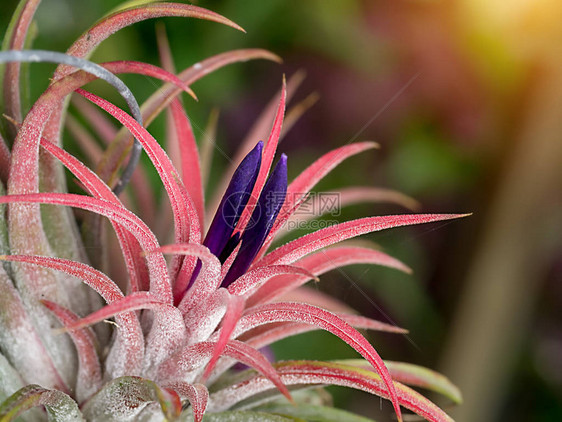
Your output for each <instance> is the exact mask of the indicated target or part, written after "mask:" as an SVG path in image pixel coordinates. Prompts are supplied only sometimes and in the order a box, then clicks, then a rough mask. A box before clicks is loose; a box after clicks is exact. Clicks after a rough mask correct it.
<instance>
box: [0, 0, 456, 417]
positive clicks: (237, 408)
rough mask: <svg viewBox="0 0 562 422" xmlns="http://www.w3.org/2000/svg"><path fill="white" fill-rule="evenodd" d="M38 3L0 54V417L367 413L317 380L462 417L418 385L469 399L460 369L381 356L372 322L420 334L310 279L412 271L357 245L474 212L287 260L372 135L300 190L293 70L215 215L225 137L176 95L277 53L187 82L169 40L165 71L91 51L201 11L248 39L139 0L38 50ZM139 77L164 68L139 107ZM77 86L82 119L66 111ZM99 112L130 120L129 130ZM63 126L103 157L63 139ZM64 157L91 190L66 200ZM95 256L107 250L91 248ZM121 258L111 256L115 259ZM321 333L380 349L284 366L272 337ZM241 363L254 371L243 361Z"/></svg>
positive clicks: (344, 232) (392, 220) (319, 247)
mask: <svg viewBox="0 0 562 422" xmlns="http://www.w3.org/2000/svg"><path fill="white" fill-rule="evenodd" d="M39 3H40V1H39V0H22V2H21V3H20V5H19V7H18V9H17V10H16V13H15V15H14V17H13V19H12V22H11V24H10V27H9V28H8V30H7V33H6V35H5V38H4V52H2V53H1V54H0V61H2V62H5V71H4V85H3V88H4V92H3V98H4V109H3V113H4V116H5V122H4V123H5V130H4V132H3V137H2V139H0V180H1V183H0V189H1V192H0V194H1V195H2V196H1V197H0V204H1V205H0V206H1V207H2V208H0V254H1V256H0V260H1V261H2V263H1V264H0V290H1V294H0V352H1V354H0V403H1V404H0V420H2V421H9V420H16V419H17V420H29V421H35V420H50V421H83V420H87V421H128V420H139V421H149V420H150V421H161V420H169V421H174V420H195V421H201V420H208V421H222V420H225V421H226V420H228V421H235V420H260V421H285V420H299V421H300V420H315V421H316V420H323V421H336V420H337V421H363V420H367V419H364V418H362V417H359V416H355V415H352V414H350V413H347V412H344V411H340V410H336V409H331V408H330V407H329V406H326V405H324V406H323V405H322V404H326V402H325V401H324V400H323V399H322V398H323V397H324V396H323V395H322V394H320V393H319V392H318V391H319V390H320V388H321V387H322V386H325V385H340V386H346V387H351V388H355V389H359V390H364V391H367V392H369V393H372V394H375V395H378V396H381V397H384V398H387V399H389V400H390V401H391V403H392V405H393V407H394V411H395V413H396V417H397V418H398V420H401V418H402V417H401V407H403V408H406V409H409V410H411V411H413V412H415V413H417V414H418V415H420V416H422V417H423V418H425V419H427V420H430V421H448V420H450V418H449V416H447V414H446V413H445V412H444V411H442V410H441V409H440V408H439V407H438V406H436V405H435V404H433V403H432V402H430V401H429V400H428V399H427V398H425V397H424V396H422V395H421V394H420V393H418V392H416V391H414V390H412V389H411V388H410V387H407V386H406V385H410V386H414V387H422V388H427V389H430V390H434V391H437V392H441V393H443V394H445V395H446V396H448V397H449V398H451V399H452V400H453V401H459V400H460V396H459V393H458V392H457V390H456V389H455V387H454V386H453V385H451V384H450V382H449V381H447V379H446V378H444V377H443V376H441V375H439V374H436V373H434V372H432V371H430V370H427V369H424V368H420V367H417V366H414V365H408V364H403V363H396V362H388V361H383V360H382V359H381V358H380V356H379V355H378V353H377V352H376V350H375V349H374V348H373V346H372V345H371V344H370V343H369V342H368V341H367V340H366V339H365V337H364V336H363V335H362V334H360V332H359V331H357V330H358V329H370V330H380V331H386V332H394V333H403V332H404V330H403V329H401V328H399V327H395V326H393V325H389V324H386V323H383V322H379V321H375V320H371V319H368V318H365V317H361V316H358V315H357V314H356V313H354V312H353V311H352V310H351V309H349V307H348V306H347V305H345V304H344V303H340V302H338V301H337V300H335V299H330V298H328V297H326V296H324V295H322V294H321V293H319V292H317V291H315V290H312V289H307V287H306V286H304V284H305V283H306V282H308V281H310V280H317V279H318V277H319V276H320V275H321V274H323V273H325V272H326V271H329V270H332V269H335V268H338V267H342V266H345V265H351V264H358V263H363V264H364V263H368V264H375V265H383V266H387V267H392V268H395V269H398V270H403V271H408V268H407V267H406V266H405V265H404V264H402V263H401V262H399V261H398V260H396V259H394V258H392V257H390V256H388V255H386V254H385V253H383V252H381V251H380V250H378V249H377V248H375V247H373V245H369V244H367V243H361V244H356V243H346V242H345V241H347V240H348V239H351V238H354V237H357V236H359V235H362V234H365V233H369V232H374V231H378V230H384V229H388V228H392V227H398V226H405V225H411V224H419V223H429V222H434V221H440V220H446V219H452V218H456V217H459V215H440V214H412V215H410V214H404V215H392V216H380V217H367V218H361V219H358V220H353V221H347V222H344V223H339V224H335V225H331V226H329V227H325V228H323V229H321V230H318V231H316V232H313V233H310V234H307V235H305V236H303V237H300V238H298V239H296V240H293V241H290V242H288V243H286V244H284V245H283V246H280V247H278V248H276V249H273V250H271V251H270V246H271V245H272V242H273V241H274V239H275V238H276V237H279V236H281V235H283V234H284V230H282V229H283V228H284V227H285V226H286V223H287V222H288V221H290V219H291V218H292V217H293V216H294V214H295V212H296V211H297V210H298V209H299V207H300V206H302V205H303V204H304V203H305V201H306V200H307V194H308V192H310V190H311V189H312V188H313V187H314V186H315V185H316V184H317V183H318V182H319V181H320V180H321V179H322V178H323V177H324V176H325V175H326V174H327V173H329V172H330V171H332V169H334V167H336V166H337V165H338V164H339V163H341V162H342V161H343V160H345V159H347V158H349V157H351V156H353V155H355V154H358V153H360V152H362V151H365V150H368V149H371V148H373V147H375V144H373V143H371V142H362V143H354V144H349V145H345V146H342V147H341V148H338V149H336V150H334V151H332V152H329V153H327V154H325V155H324V156H322V157H321V158H319V159H318V160H317V161H316V162H314V163H313V164H312V165H310V166H309V167H308V168H306V169H305V170H304V171H303V172H302V173H301V174H300V175H299V176H298V177H297V178H296V179H294V180H293V181H292V182H291V183H288V182H287V162H288V158H287V157H286V156H285V155H283V154H281V155H280V156H279V158H278V160H277V163H276V164H275V165H273V163H274V161H275V156H276V152H277V151H276V150H277V146H278V142H279V139H280V137H281V136H282V130H281V129H282V125H283V120H284V114H285V104H286V102H287V101H288V97H289V96H290V95H292V93H293V92H294V90H295V88H296V85H298V79H299V76H296V77H294V78H292V79H291V80H289V82H288V83H287V84H285V82H283V84H282V88H281V91H280V96H279V97H277V98H276V99H275V100H274V101H273V102H272V104H271V105H270V106H269V107H268V108H267V109H266V110H265V111H264V113H263V115H262V116H261V117H260V118H259V119H258V121H257V123H256V126H255V127H254V130H253V131H251V133H250V135H249V136H248V138H247V140H246V141H245V142H243V143H242V146H241V148H240V151H239V156H238V157H236V158H235V159H234V160H233V165H232V167H231V168H230V169H228V170H227V171H225V173H224V177H223V182H222V183H223V184H222V185H221V186H219V189H218V190H219V192H220V194H219V195H218V196H217V198H216V200H214V201H210V206H208V207H207V209H205V207H204V191H203V185H204V184H205V183H206V179H207V175H208V171H209V163H210V159H209V154H210V151H211V148H209V145H210V144H209V143H208V142H207V143H205V144H204V145H203V146H202V147H201V148H202V150H201V151H199V150H198V146H197V143H196V140H195V136H194V134H193V131H192V129H191V125H190V121H189V119H188V118H187V115H186V113H185V111H184V108H183V106H182V102H181V100H180V98H179V97H178V95H179V94H180V93H181V92H184V91H185V92H187V93H189V94H190V95H193V93H192V91H191V89H190V88H189V86H190V85H191V84H192V83H193V82H195V81H197V80H198V79H200V78H202V77H203V76H205V75H207V74H208V73H211V72H212V71H214V70H215V69H217V68H219V67H222V66H225V65H227V64H230V63H234V62H240V61H246V60H250V59H269V60H278V58H277V57H276V56H275V55H274V54H272V53H269V52H267V51H264V50H259V49H250V50H238V51H231V52H227V53H223V54H219V55H217V56H213V57H211V58H209V59H206V60H204V61H202V62H200V63H196V64H194V65H193V66H191V67H189V68H187V69H185V70H184V71H182V72H180V73H178V74H175V73H174V72H173V63H172V60H171V54H170V51H169V49H168V45H167V43H166V39H165V35H164V33H163V32H162V31H160V33H159V36H158V41H159V46H160V54H161V59H162V63H163V66H162V68H160V67H156V66H154V65H149V64H146V63H140V62H133V61H120V62H110V63H101V64H95V63H92V62H90V61H88V60H87V58H88V56H89V55H90V54H91V53H92V51H93V50H94V49H95V48H96V46H97V45H98V44H99V43H101V42H102V41H103V40H105V39H106V38H108V37H109V36H110V35H111V34H113V33H114V32H116V31H118V30H119V29H121V28H123V27H125V26H128V25H131V24H133V23H135V22H138V21H141V20H145V19H151V18H159V17H165V16H181V17H193V18H199V19H206V20H210V21H215V22H218V23H221V24H225V25H229V26H231V27H233V28H235V29H239V30H241V28H240V27H239V26H238V25H236V24H235V23H233V22H231V21H230V20H228V19H226V18H224V17H222V16H220V15H218V14H216V13H213V12H210V11H208V10H205V9H202V8H199V7H195V6H191V5H184V4H176V3H152V2H142V4H141V5H139V4H138V2H133V3H129V4H128V6H126V7H123V8H121V9H118V10H116V11H114V12H113V13H112V14H110V15H108V16H106V17H104V18H103V19H101V20H100V21H98V22H97V23H96V24H94V25H93V26H92V27H91V28H90V29H88V30H87V31H86V32H85V33H84V34H83V35H82V36H81V37H80V38H79V39H78V40H77V41H76V42H74V44H72V45H71V47H70V48H69V49H68V51H67V52H66V53H65V54H63V53H56V52H46V51H36V50H23V48H24V46H25V45H26V42H27V34H28V28H29V25H30V22H31V21H32V18H33V15H34V13H35V11H36V9H37V7H38V5H39ZM30 61H51V62H55V63H60V65H59V66H58V67H57V69H56V71H55V73H54V75H53V77H52V80H51V82H50V85H49V86H48V88H47V89H46V90H45V91H44V92H43V93H42V94H41V95H40V96H39V98H38V99H37V100H36V101H35V102H34V103H33V105H32V106H31V108H30V110H29V111H28V112H27V113H23V112H22V106H21V101H20V95H21V90H22V86H21V83H20V80H23V79H22V78H21V77H20V72H21V70H22V67H21V62H30ZM127 72H130V73H140V74H143V75H147V76H151V77H156V78H159V79H161V80H163V81H164V82H165V84H164V85H163V86H162V87H161V88H160V89H159V90H157V91H156V92H155V93H154V94H153V95H152V96H151V97H150V98H149V99H148V100H147V101H146V102H145V103H144V104H143V105H142V107H139V106H138V104H137V103H136V101H135V98H134V96H133V94H132V93H131V91H130V90H129V89H128V88H127V87H126V86H125V85H124V84H123V83H122V82H121V81H120V80H119V79H118V77H117V76H116V75H117V74H119V73H127ZM97 78H100V79H103V80H105V81H107V82H108V83H110V84H111V85H113V86H114V87H115V88H116V89H117V90H118V91H119V93H121V95H123V96H124V97H125V99H126V101H127V104H128V106H129V108H130V112H131V114H128V113H127V112H125V111H123V110H121V109H119V108H118V107H117V106H115V105H114V104H113V103H111V102H109V101H107V100H105V99H103V98H100V97H99V96H97V95H95V94H93V93H91V92H88V91H86V90H84V89H83V85H85V84H87V83H89V82H91V81H93V80H94V79H97ZM71 94H73V99H72V102H73V103H74V106H75V108H76V109H77V110H78V111H79V112H80V113H82V119H81V120H78V119H76V118H73V117H72V116H70V115H66V110H67V109H68V106H69V104H68V98H69V96H71ZM303 108H304V107H303V105H302V104H300V105H297V106H295V108H294V109H293V111H290V112H289V113H291V116H292V117H293V118H294V116H295V115H296V114H298V113H299V110H302V109H303ZM100 109H101V110H104V111H105V112H107V113H108V114H109V115H111V116H112V117H113V118H115V119H116V120H117V121H118V122H119V123H120V124H121V125H122V128H120V129H119V130H117V129H116V128H115V126H113V123H111V121H110V120H109V119H108V118H107V117H106V115H104V114H103V113H101V112H100ZM163 110H166V111H167V113H168V117H169V119H168V126H169V129H170V131H169V132H168V134H169V138H170V139H169V140H168V143H167V148H168V150H169V153H170V156H172V157H173V158H174V160H171V159H170V158H169V156H168V154H167V153H166V152H165V150H164V149H163V147H162V146H161V145H160V144H159V143H158V142H157V141H156V140H155V139H154V138H153V137H152V135H151V134H150V133H149V132H148V131H147V130H146V126H148V125H149V124H150V122H151V121H152V120H153V119H154V118H155V117H156V116H157V115H158V114H159V113H160V112H161V111H163ZM211 120H216V119H211ZM84 121H86V122H89V123H90V124H91V128H92V130H93V131H95V135H96V136H98V137H99V138H100V139H101V140H103V141H106V143H107V147H106V148H105V149H102V148H101V147H100V146H99V144H98V143H97V142H96V140H95V138H94V136H93V135H92V134H91V133H90V132H88V131H87V130H85V127H84V126H83V122H84ZM65 128H66V129H68V132H69V133H70V135H71V136H72V138H73V139H74V140H75V141H76V144H77V145H80V146H81V148H82V149H83V150H84V151H85V154H84V156H86V157H87V158H86V159H84V160H79V159H77V158H76V157H75V156H73V155H71V154H70V153H69V152H68V151H66V150H64V149H62V146H61V134H62V133H63V130H64V129H65ZM212 131H213V124H211V125H210V126H209V128H208V130H207V133H206V134H207V136H211V137H212V135H211V133H212ZM260 139H266V142H262V141H261V140H260ZM140 147H142V149H143V150H144V151H145V152H146V154H147V155H148V157H149V158H150V160H151V161H152V163H153V165H154V167H155V168H156V171H157V173H158V175H159V177H160V179H161V181H162V184H163V186H164V189H165V194H166V197H167V199H168V201H169V204H171V212H170V218H169V219H168V218H165V217H162V215H167V214H166V211H162V213H163V214H160V215H158V217H156V215H155V208H156V207H157V204H158V201H157V200H156V199H155V198H154V196H153V194H152V193H151V191H150V189H147V188H146V184H147V182H146V174H145V171H146V169H143V168H142V166H138V167H137V166H136V162H137V161H138V154H139V152H140ZM131 150H133V152H131ZM129 153H130V157H129V158H128V160H126V159H127V157H128V155H129ZM84 161H86V162H87V164H88V165H87V164H86V163H85V162H84ZM125 161H126V163H125ZM62 166H64V167H65V168H66V169H67V170H68V171H69V172H70V174H71V175H72V176H73V183H74V182H76V185H77V186H76V189H82V190H83V193H82V194H71V193H68V190H67V187H66V181H65V178H64V177H63V176H64V173H63V171H62ZM129 182H130V183H129ZM125 187H126V189H125ZM358 200H394V201H397V202H399V203H404V202H406V205H407V199H405V198H404V197H402V196H400V195H398V194H395V193H393V192H389V191H385V190H377V189H374V188H365V187H362V188H358V187H357V188H349V189H348V190H345V191H342V192H341V202H342V205H345V204H349V203H353V202H357V201H358ZM126 204H127V205H126ZM134 204H136V207H135V205H134ZM72 209H74V211H72ZM130 209H134V210H135V212H133V211H131V210H130ZM164 210H165V209H164ZM84 211H88V212H84ZM206 212H207V213H209V214H206ZM107 222H109V223H107ZM104 224H105V225H104ZM106 225H107V227H106ZM207 226H208V228H206V227H207ZM150 227H152V229H151V228H150ZM108 229H110V230H108ZM170 230H171V231H172V233H173V242H171V244H170V241H169V240H167V239H168V234H169V231H170ZM109 231H111V233H112V236H109V235H108V232H109ZM161 242H162V243H164V242H167V243H168V244H166V245H162V244H161ZM340 242H344V243H341V244H340ZM116 245H117V246H116ZM85 250H89V251H96V253H94V254H91V255H90V256H86V254H85V252H84V251H85ZM99 251H102V253H99ZM116 251H119V252H116ZM104 254H105V256H106V258H108V257H109V259H103V255H104ZM165 255H168V256H167V257H165ZM120 256H121V257H120ZM118 262H122V263H124V265H121V267H120V266H119V265H116V263H118ZM120 268H121V270H122V271H121V272H120ZM109 275H112V276H113V278H110V276H109ZM289 298H290V299H289ZM112 318H113V321H110V319H112ZM314 329H321V330H326V331H329V332H330V333H332V334H334V335H336V336H338V337H339V338H341V339H342V340H343V341H345V342H346V343H347V344H349V346H350V347H352V348H353V349H355V350H356V351H357V352H358V353H359V355H360V356H361V357H362V358H363V360H349V361H337V362H318V361H302V360H301V361H285V362H275V363H271V361H270V360H268V358H267V356H266V355H267V352H265V351H264V348H265V347H267V346H268V345H270V344H272V343H273V342H275V341H277V340H279V339H282V338H285V337H288V336H293V335H296V334H299V333H303V332H307V331H310V330H314ZM237 363H241V364H243V365H244V366H243V368H242V369H241V368H236V367H235V364H237ZM244 368H245V369H244ZM312 387H314V388H312ZM311 402H312V403H315V404H310V403H311Z"/></svg>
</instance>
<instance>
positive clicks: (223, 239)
mask: <svg viewBox="0 0 562 422" xmlns="http://www.w3.org/2000/svg"><path fill="white" fill-rule="evenodd" d="M262 150H263V142H262V141H259V142H258V143H257V145H256V146H255V147H254V149H253V150H252V151H250V152H249V153H248V155H246V157H245V158H244V159H243V160H242V162H241V163H240V165H239V166H238V168H237V169H236V171H235V172H234V175H233V176H232V179H231V180H230V184H229V185H228V188H227V189H226V192H225V193H224V196H223V197H222V199H221V202H220V204H219V207H218V209H217V212H216V214H215V217H214V218H213V222H212V223H211V227H210V228H209V231H208V232H207V236H206V237H205V240H204V242H203V244H204V245H205V246H207V247H208V248H209V250H210V251H211V252H212V253H213V254H214V255H216V256H217V257H220V256H221V255H222V251H223V249H224V247H225V246H226V245H227V243H228V241H229V239H230V237H231V236H232V233H233V231H234V229H235V228H236V225H237V224H238V221H239V220H240V216H241V215H242V211H244V207H245V206H246V204H247V203H248V199H249V198H250V195H251V194H252V189H253V188H254V185H255V183H256V179H257V177H258V173H259V171H260V165H261V155H262Z"/></svg>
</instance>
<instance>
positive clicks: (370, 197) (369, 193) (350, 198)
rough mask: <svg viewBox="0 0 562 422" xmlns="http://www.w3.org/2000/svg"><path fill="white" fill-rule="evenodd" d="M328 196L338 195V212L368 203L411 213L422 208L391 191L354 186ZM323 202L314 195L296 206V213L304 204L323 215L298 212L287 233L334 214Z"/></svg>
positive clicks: (330, 193) (286, 224)
mask: <svg viewBox="0 0 562 422" xmlns="http://www.w3.org/2000/svg"><path fill="white" fill-rule="evenodd" d="M327 194H328V195H336V194H337V204H335V206H337V208H338V210H339V209H342V208H344V207H347V206H349V205H354V204H362V203H367V202H373V203H381V202H382V203H390V204H396V205H400V206H403V207H405V208H407V209H409V210H411V211H416V210H419V209H420V208H421V205H420V203H419V202H418V201H416V200H415V199H413V198H411V197H409V196H407V195H404V194H402V193H400V192H397V191H394V190H391V189H384V188H372V187H364V186H353V187H348V188H341V189H338V191H337V193H336V192H333V193H332V192H327ZM322 200H323V197H322V195H321V194H320V195H313V196H312V197H310V198H307V199H306V200H304V202H300V203H297V205H295V206H294V207H297V208H295V211H297V210H298V209H299V208H300V206H299V204H300V205H302V204H303V203H306V207H307V208H308V209H314V210H320V212H321V214H320V213H311V212H296V213H295V214H293V215H292V216H291V217H290V218H289V219H288V220H287V221H286V222H285V223H284V227H285V228H286V232H289V231H291V229H292V227H299V224H302V223H303V222H305V221H308V220H311V219H316V218H318V217H320V216H321V215H325V214H329V213H330V212H332V211H333V208H330V207H326V205H325V204H322ZM282 234H283V233H281V235H282Z"/></svg>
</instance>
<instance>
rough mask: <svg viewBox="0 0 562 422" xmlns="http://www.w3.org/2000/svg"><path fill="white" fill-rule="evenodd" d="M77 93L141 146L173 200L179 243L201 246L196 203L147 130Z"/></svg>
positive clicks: (97, 100) (86, 94) (106, 105)
mask: <svg viewBox="0 0 562 422" xmlns="http://www.w3.org/2000/svg"><path fill="white" fill-rule="evenodd" d="M77 92H78V93H80V94H81V95H82V96H84V97H86V98H87V99H88V100H90V101H92V102H93V103H94V104H96V105H98V106H99V107H101V108H103V109H104V110H105V111H107V112H108V113H109V114H111V115H112V116H113V117H115V118H116V119H117V120H119V122H121V124H123V125H124V126H126V127H127V128H128V129H129V130H130V131H131V133H132V134H133V135H134V136H135V138H137V139H138V140H139V141H140V142H141V144H142V146H143V148H144V150H145V151H146V152H147V154H148V156H149V157H150V159H151V160H152V162H153V164H154V166H155V167H156V170H157V171H158V174H159V175H160V178H161V179H162V182H163V184H164V187H165V188H166V192H167V193H168V196H169V198H170V203H171V204H172V209H173V211H174V220H175V224H176V242H177V243H184V242H186V241H188V240H191V241H192V242H194V243H199V242H200V241H201V232H200V228H199V224H198V218H197V213H196V211H195V210H194V207H193V203H192V201H191V199H190V198H189V195H188V193H187V191H186V190H185V187H184V186H183V184H181V183H180V182H179V177H178V175H177V173H176V170H175V169H174V166H173V165H172V163H171V161H170V159H169V158H168V156H167V155H166V153H165V152H164V150H163V149H162V147H160V145H159V144H158V142H157V141H156V140H155V139H154V138H153V137H152V135H150V133H148V132H147V131H146V129H145V128H143V127H142V126H140V125H139V124H138V122H137V121H135V119H133V118H132V117H131V116H130V115H128V114H127V113H125V112H123V110H121V109H119V108H118V107H115V106H114V105H113V104H111V103H110V102H108V101H105V100H104V99H102V98H100V97H97V96H95V95H93V94H91V93H89V92H86V91H84V90H81V89H80V90H77Z"/></svg>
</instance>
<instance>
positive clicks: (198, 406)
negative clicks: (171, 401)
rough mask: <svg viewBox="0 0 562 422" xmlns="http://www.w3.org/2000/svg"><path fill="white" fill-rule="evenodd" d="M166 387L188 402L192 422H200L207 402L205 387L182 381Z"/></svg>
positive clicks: (207, 392) (207, 395)
mask: <svg viewBox="0 0 562 422" xmlns="http://www.w3.org/2000/svg"><path fill="white" fill-rule="evenodd" d="M167 387H168V388H171V389H172V390H174V391H175V392H176V393H178V394H179V395H180V396H181V397H186V398H187V399H188V400H189V404H190V405H191V411H192V413H193V419H194V422H201V420H202V419H203V414H204V413H205V410H206V409H207V402H208V400H209V390H207V387H205V386H204V385H203V384H188V383H186V382H183V381H174V382H172V383H169V384H167Z"/></svg>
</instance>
